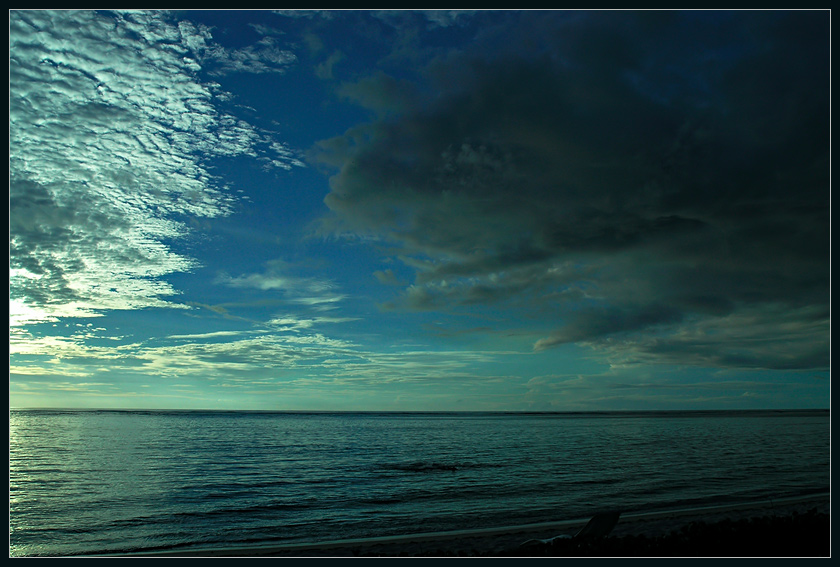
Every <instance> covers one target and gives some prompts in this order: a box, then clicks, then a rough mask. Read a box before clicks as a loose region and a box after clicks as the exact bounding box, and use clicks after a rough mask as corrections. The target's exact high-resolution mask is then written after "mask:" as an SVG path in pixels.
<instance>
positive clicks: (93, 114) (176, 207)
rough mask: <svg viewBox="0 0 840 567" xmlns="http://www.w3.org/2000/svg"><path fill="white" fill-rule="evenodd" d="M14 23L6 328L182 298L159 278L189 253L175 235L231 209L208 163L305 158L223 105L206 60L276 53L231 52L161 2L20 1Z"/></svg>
mask: <svg viewBox="0 0 840 567" xmlns="http://www.w3.org/2000/svg"><path fill="white" fill-rule="evenodd" d="M9 24H10V25H9V31H10V35H9V79H10V92H9V95H10V96H9V141H10V152H9V153H10V155H9V213H10V227H9V228H10V269H11V289H10V297H11V300H12V305H13V308H14V310H15V311H16V313H17V317H16V318H14V319H13V320H12V324H22V323H26V322H35V321H43V320H54V319H55V318H57V317H72V316H94V315H97V314H100V313H101V312H102V311H104V310H109V309H139V308H145V307H164V306H167V307H175V306H177V307H186V306H183V305H177V304H174V303H173V302H172V301H171V299H170V298H171V297H172V296H175V295H177V293H178V292H177V290H176V289H174V288H173V287H172V286H171V285H170V284H169V283H167V282H165V281H163V280H162V279H161V278H162V277H163V276H166V275H167V274H171V273H175V272H184V271H189V270H191V269H193V268H194V267H195V266H196V262H195V261H194V260H193V259H191V258H188V257H186V256H184V255H182V254H179V253H177V252H174V251H173V249H172V246H171V244H170V243H171V242H173V241H175V240H177V239H179V238H183V237H185V236H186V235H187V234H188V229H187V224H186V223H185V222H184V220H183V219H185V218H188V217H218V216H224V215H228V214H230V213H231V212H232V211H233V210H234V206H235V200H234V198H233V197H232V196H231V194H229V193H228V192H227V191H226V189H225V188H224V187H219V186H218V185H217V183H216V181H217V180H216V179H215V178H214V176H213V174H212V173H211V170H210V169H209V167H208V162H207V159H208V158H212V157H214V156H237V155H242V156H252V157H254V158H264V159H268V160H270V162H271V163H274V164H275V165H276V166H278V167H284V168H288V167H290V166H291V165H296V164H300V162H299V161H297V160H296V159H295V157H294V156H293V155H292V153H291V151H290V150H289V149H288V148H287V147H286V146H285V145H283V144H282V143H281V142H278V141H276V140H274V139H273V138H272V136H271V135H269V134H268V133H265V132H261V131H259V130H257V129H256V128H255V127H253V126H252V125H250V124H248V123H246V122H244V121H242V120H239V119H237V118H235V117H234V116H232V115H230V114H226V113H224V112H222V111H221V110H220V103H221V98H224V97H220V95H222V94H223V93H221V92H220V91H219V89H218V85H216V84H215V83H209V82H207V83H205V82H202V81H201V80H199V78H198V73H199V72H200V71H202V69H203V63H202V57H205V58H206V57H210V58H211V59H213V60H214V61H215V62H216V69H217V70H232V67H233V66H235V65H234V63H235V64H236V65H245V66H248V65H250V66H251V67H250V68H251V69H252V70H253V69H257V67H258V64H257V63H258V62H262V64H264V65H269V64H278V65H280V64H281V60H280V59H282V57H281V54H280V52H278V51H277V50H276V49H275V48H276V46H274V45H273V44H271V45H269V44H258V45H257V46H254V47H253V48H252V49H251V50H245V51H244V52H243V53H246V55H245V56H243V55H242V54H241V53H239V52H227V51H225V50H224V49H222V48H221V47H220V46H218V45H216V44H214V43H213V42H212V37H211V35H210V33H209V31H208V30H207V29H206V28H202V27H200V26H196V25H194V24H190V23H189V22H186V21H181V22H178V21H176V20H175V19H174V17H172V16H171V15H169V14H167V13H165V12H154V11H148V12H118V13H104V12H103V13H100V12H95V11H17V10H15V11H12V12H10V20H9ZM208 54H209V55H208ZM251 55H253V57H254V59H253V60H252V59H249V57H251ZM278 58H279V59H278ZM289 61H291V59H288V58H287V59H283V61H282V64H283V65H285V64H287V63H288V62H289ZM272 62H273V63H272Z"/></svg>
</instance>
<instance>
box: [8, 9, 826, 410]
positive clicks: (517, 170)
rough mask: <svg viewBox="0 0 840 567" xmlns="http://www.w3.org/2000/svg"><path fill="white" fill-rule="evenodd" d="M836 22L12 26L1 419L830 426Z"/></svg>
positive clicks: (168, 14) (680, 19) (433, 19)
mask: <svg viewBox="0 0 840 567" xmlns="http://www.w3.org/2000/svg"><path fill="white" fill-rule="evenodd" d="M829 101H830V13H829V12H828V11H723V12H718V11H673V12H672V11H639V12H636V11H533V10H522V11H516V10H480V11H409V10H396V11H359V10H352V11H351V10H348V11H304V10H290V11H261V10H256V11H255V10H247V11H230V10H225V11H127V12H111V11H35V10H33V11H25V10H24V11H22V10H11V11H10V12H9V141H10V144H9V146H10V149H9V237H10V238H9V268H10V279H9V299H10V319H9V322H10V326H9V332H10V334H9V344H10V356H9V400H10V407H78V408H126V409H130V408H171V409H240V410H248V409H251V410H318V411H344V410H347V411H351V410H369V411H435V410H440V411H609V410H664V409H669V410H691V409H759V408H762V409H766V408H770V409H783V408H827V407H829V405H830V322H831V318H830V274H831V271H830V132H829V129H830V102H829Z"/></svg>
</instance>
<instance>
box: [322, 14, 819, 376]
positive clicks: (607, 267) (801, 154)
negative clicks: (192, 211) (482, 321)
mask: <svg viewBox="0 0 840 567" xmlns="http://www.w3.org/2000/svg"><path fill="white" fill-rule="evenodd" d="M388 17H397V16H396V15H393V14H391V15H389V16H388ZM400 17H407V16H405V15H401V16H400ZM517 17H518V18H519V24H518V26H514V27H509V28H506V29H504V30H503V31H502V30H501V28H488V30H487V31H486V33H484V34H483V35H482V36H480V37H479V38H478V39H477V41H476V42H475V43H474V46H473V48H472V49H466V50H463V51H458V52H453V53H451V54H450V55H448V56H445V57H444V56H439V57H436V58H434V59H432V60H431V61H430V62H429V64H428V65H427V66H426V67H425V68H424V69H423V70H422V71H421V79H418V80H415V81H409V80H408V79H406V78H405V77H400V78H397V77H392V76H388V75H385V74H384V73H378V74H376V75H373V76H370V77H367V78H362V79H360V80H358V81H356V82H354V83H349V84H345V85H344V86H342V87H341V88H340V90H339V92H340V93H341V94H343V95H345V96H347V97H349V98H351V100H355V101H357V102H358V103H359V104H361V105H363V106H365V107H367V108H371V109H373V110H376V111H377V118H376V119H375V120H373V121H372V122H370V123H366V124H360V125H358V126H356V127H354V128H351V129H349V130H348V131H347V132H346V133H345V134H344V135H342V136H338V137H335V138H332V139H329V140H324V141H322V142H321V143H320V144H319V145H318V146H317V147H316V148H314V149H313V151H312V154H311V156H312V159H313V160H315V161H320V162H321V163H322V164H324V165H325V166H327V167H332V168H334V175H333V176H332V178H331V179H330V188H331V190H330V193H329V195H327V197H326V199H325V203H326V205H327V206H328V207H329V208H330V210H331V213H332V214H331V215H329V216H328V217H326V218H325V219H324V221H323V225H322V231H323V232H324V233H333V234H353V235H357V236H363V237H368V238H375V239H380V240H383V241H388V242H389V243H390V244H392V245H394V246H395V247H397V248H398V249H399V252H398V253H397V254H395V257H397V258H399V259H400V260H402V261H403V263H405V264H406V265H407V266H408V267H410V268H412V269H413V270H414V271H415V273H416V279H415V282H414V283H413V285H411V286H409V287H408V288H407V289H406V291H405V294H404V295H403V296H402V298H401V299H400V300H398V301H395V302H393V303H391V304H390V307H391V308H411V309H427V310H428V309H459V308H464V307H466V306H470V308H473V307H475V306H484V305H494V306H506V307H508V308H510V309H514V310H517V311H518V312H519V313H520V314H527V315H528V316H530V317H533V318H535V319H540V320H541V325H544V324H546V323H550V322H553V324H554V326H555V328H556V331H555V332H554V333H552V334H550V335H549V336H547V337H545V338H543V339H541V340H539V341H538V342H537V343H536V344H535V347H536V349H537V350H540V349H545V348H548V347H551V346H555V345H559V344H565V343H569V342H581V343H585V344H588V345H590V346H592V347H593V348H597V349H600V350H602V351H605V352H608V353H611V354H613V355H618V354H619V353H623V354H624V355H626V356H627V357H628V358H634V357H642V356H644V357H646V358H648V359H651V358H652V359H657V360H667V361H669V362H674V363H686V364H699V365H710V366H724V367H726V366H750V367H759V366H763V367H773V368H777V367H785V368H810V367H823V366H825V365H826V364H827V361H828V344H827V341H826V336H827V330H828V322H829V312H828V299H829V224H830V223H829V207H828V205H829V164H830V158H829V131H828V120H827V117H828V113H829V98H828V97H829V95H828V93H829V81H828V77H829V74H828V73H829V65H828V62H829V50H828V37H829V35H828V31H829V29H828V17H827V12H771V13H737V12H714V13H695V12H667V13H651V14H648V13H641V12H640V13H634V12H617V13H600V12H579V13H571V14H570V13H555V12H540V13H530V12H523V13H521V14H519V15H517ZM780 318H781V319H780ZM786 325H790V326H793V327H796V328H797V334H796V337H797V340H796V342H795V344H794V345H790V346H789V347H788V349H787V354H785V355H780V354H779V351H778V348H779V347H780V345H782V344H784V340H783V339H782V337H785V336H787V330H788V328H787V327H786ZM726 329H733V333H734V335H736V337H734V338H735V339H736V343H735V344H737V348H736V347H732V348H727V346H726V343H724V342H723V341H722V340H720V339H719V338H720V337H723V336H730V337H731V336H732V334H733V333H727V332H725V330H726ZM704 336H705V337H704Z"/></svg>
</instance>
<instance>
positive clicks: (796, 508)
mask: <svg viewBox="0 0 840 567" xmlns="http://www.w3.org/2000/svg"><path fill="white" fill-rule="evenodd" d="M830 510H831V502H830V495H828V494H825V495H819V496H811V497H803V498H795V499H780V500H775V501H773V500H764V501H760V502H752V503H749V504H740V505H729V506H713V507H712V506H710V507H703V508H691V509H681V510H669V511H663V512H655V513H646V514H630V513H625V514H622V515H621V518H620V519H619V522H618V524H617V525H616V526H615V528H614V529H613V530H612V532H611V533H610V535H609V537H607V538H603V539H601V540H598V541H593V542H583V543H580V542H577V541H571V542H570V541H569V540H558V541H555V542H554V543H553V544H545V545H531V546H528V547H527V548H523V547H520V546H521V544H522V543H523V542H525V541H527V540H530V539H548V538H552V537H554V536H557V535H561V534H568V535H573V534H575V533H576V532H577V531H578V530H579V529H580V528H581V527H582V526H583V525H584V524H585V523H586V522H587V521H588V518H583V519H580V520H574V521H565V522H551V523H542V524H530V525H526V526H511V527H505V528H492V529H484V530H463V531H453V532H439V533H430V534H413V535H404V536H394V537H381V538H368V539H359V540H342V541H329V542H319V543H314V544H293V545H282V546H278V545H274V546H265V547H250V548H227V549H211V550H201V551H195V550H192V551H183V552H169V553H156V554H144V555H146V556H148V555H155V556H168V557H172V556H179V557H540V556H568V557H576V556H581V557H590V556H596V557H597V556H602V557H728V556H737V557H828V556H830V545H831V533H830V518H831V515H830V513H831V512H830Z"/></svg>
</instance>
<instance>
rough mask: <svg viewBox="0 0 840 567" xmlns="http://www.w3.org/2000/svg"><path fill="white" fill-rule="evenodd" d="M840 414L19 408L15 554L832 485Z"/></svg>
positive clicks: (550, 515) (508, 519)
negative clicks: (833, 437)
mask: <svg viewBox="0 0 840 567" xmlns="http://www.w3.org/2000/svg"><path fill="white" fill-rule="evenodd" d="M829 490H830V413H829V411H827V410H826V411H788V412H786V411H762V412H744V411H740V412H606V413H367V412H364V413H318V412H315V413H309V412H245V411H243V412H212V411H108V410H44V409H38V410H17V409H12V410H10V411H9V554H10V556H12V557H19V556H71V555H91V554H106V553H133V552H143V551H162V550H172V551H187V550H192V549H195V550H198V549H201V548H214V547H246V546H258V545H282V544H288V543H304V542H317V541H324V540H337V539H349V538H362V537H378V536H389V535H400V534H410V533H421V532H436V531H446V530H461V529H472V528H492V527H502V526H509V525H520V524H528V523H537V522H549V521H562V520H570V519H578V518H586V517H589V516H591V515H593V514H594V513H597V512H598V511H602V510H605V509H619V510H622V511H623V512H625V513H629V512H646V511H657V510H665V509H671V508H684V507H692V506H703V505H713V504H715V505H716V504H730V503H733V504H734V503H740V502H750V501H753V500H761V499H768V498H769V499H772V498H785V497H792V496H802V495H808V494H816V493H823V492H826V493H827V492H829Z"/></svg>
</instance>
